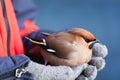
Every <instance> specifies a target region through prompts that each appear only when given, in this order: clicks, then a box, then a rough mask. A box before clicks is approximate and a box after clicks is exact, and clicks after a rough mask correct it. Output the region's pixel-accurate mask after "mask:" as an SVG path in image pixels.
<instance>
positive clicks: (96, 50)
mask: <svg viewBox="0 0 120 80" xmlns="http://www.w3.org/2000/svg"><path fill="white" fill-rule="evenodd" d="M92 50H93V52H92V55H93V57H92V59H91V61H90V62H89V63H88V66H87V67H86V68H85V69H84V70H83V72H82V74H80V75H79V76H78V78H77V79H76V80H94V79H95V78H96V76H97V73H98V71H100V70H102V69H103V68H104V67H105V64H106V62H105V59H104V58H105V57H106V56H107V54H108V50H107V47H106V46H105V45H103V44H101V43H95V44H94V45H93V47H92Z"/></svg>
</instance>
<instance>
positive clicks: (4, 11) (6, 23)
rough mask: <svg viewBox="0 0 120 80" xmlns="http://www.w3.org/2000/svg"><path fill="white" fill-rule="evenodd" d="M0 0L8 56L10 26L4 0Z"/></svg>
mask: <svg viewBox="0 0 120 80" xmlns="http://www.w3.org/2000/svg"><path fill="white" fill-rule="evenodd" d="M0 1H1V4H2V10H3V16H4V22H5V25H6V30H7V54H8V56H10V26H9V23H8V19H7V14H6V8H5V3H4V0H0Z"/></svg>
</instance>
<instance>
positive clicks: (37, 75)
mask: <svg viewBox="0 0 120 80" xmlns="http://www.w3.org/2000/svg"><path fill="white" fill-rule="evenodd" d="M86 67H87V64H83V65H80V66H77V67H73V68H71V67H68V66H50V65H47V66H45V65H42V64H38V63H36V62H33V61H30V62H29V64H28V66H27V67H26V68H25V70H26V71H28V72H30V73H32V74H33V77H34V79H35V80H75V79H76V78H77V77H78V75H79V74H80V73H81V72H82V71H83V70H84V69H85V68H86Z"/></svg>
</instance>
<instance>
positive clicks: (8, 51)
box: [0, 0, 38, 57]
mask: <svg viewBox="0 0 120 80" xmlns="http://www.w3.org/2000/svg"><path fill="white" fill-rule="evenodd" d="M14 12H15V11H14V8H13V5H12V0H0V56H1V57H2V56H14V55H17V54H23V53H24V48H23V44H22V40H21V36H25V35H27V34H29V33H31V32H32V31H33V30H37V29H38V28H36V27H35V25H34V23H33V22H32V21H30V20H26V21H25V26H29V28H28V27H25V28H24V29H22V30H19V28H18V23H17V20H16V15H15V13H14Z"/></svg>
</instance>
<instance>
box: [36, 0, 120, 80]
mask: <svg viewBox="0 0 120 80" xmlns="http://www.w3.org/2000/svg"><path fill="white" fill-rule="evenodd" d="M34 1H35V4H36V5H37V9H38V15H37V17H36V24H37V25H39V26H40V28H41V29H49V30H56V31H59V30H65V29H69V28H72V27H83V28H85V29H87V30H89V31H90V32H92V33H93V34H94V35H95V36H96V38H97V39H99V40H100V41H101V43H103V44H105V45H107V47H108V50H109V55H108V56H107V57H106V58H105V59H106V63H107V64H106V67H105V68H104V69H103V70H102V71H100V72H99V74H98V76H97V78H96V80H120V62H119V61H120V51H119V50H120V42H119V41H120V34H119V33H120V0H34Z"/></svg>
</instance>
